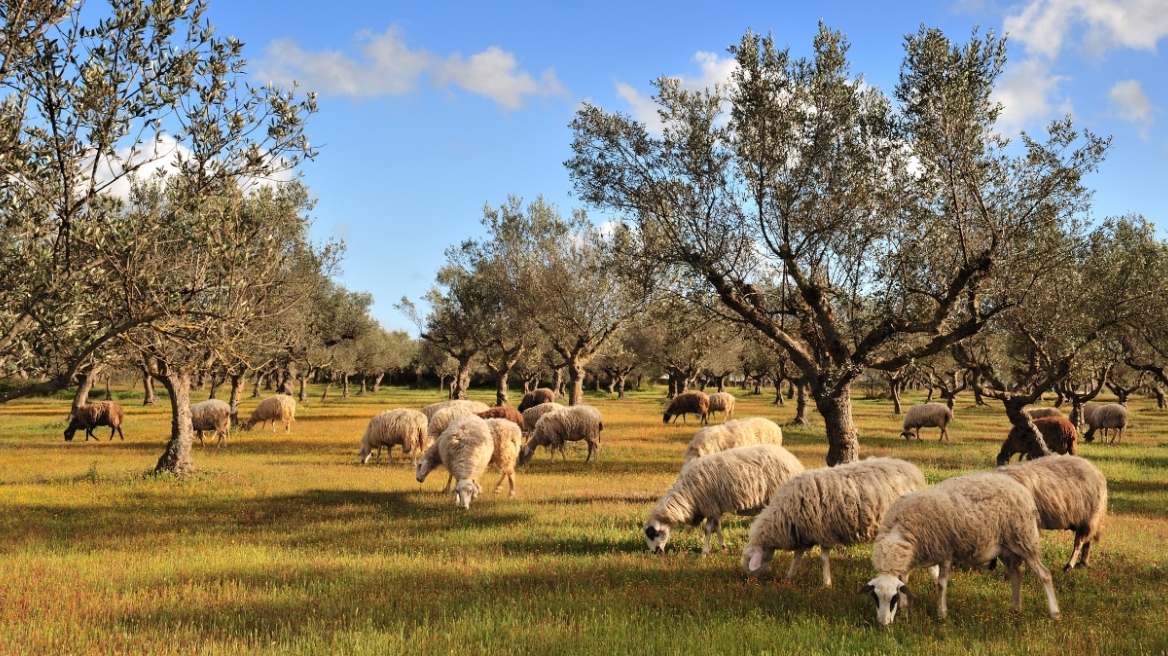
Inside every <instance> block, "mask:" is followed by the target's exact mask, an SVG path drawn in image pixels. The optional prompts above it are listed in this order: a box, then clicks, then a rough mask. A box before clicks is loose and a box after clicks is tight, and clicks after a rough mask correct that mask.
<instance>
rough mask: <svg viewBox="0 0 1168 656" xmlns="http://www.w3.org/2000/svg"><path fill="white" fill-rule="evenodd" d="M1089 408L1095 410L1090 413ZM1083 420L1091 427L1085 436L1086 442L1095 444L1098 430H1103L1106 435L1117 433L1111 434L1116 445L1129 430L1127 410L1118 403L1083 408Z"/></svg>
mask: <svg viewBox="0 0 1168 656" xmlns="http://www.w3.org/2000/svg"><path fill="white" fill-rule="evenodd" d="M1087 408H1093V410H1092V411H1091V412H1090V413H1088V412H1087ZM1083 419H1084V421H1086V422H1087V425H1088V426H1090V428H1088V429H1087V432H1086V433H1085V434H1084V435H1083V439H1084V440H1086V441H1087V442H1093V441H1094V440H1095V431H1096V430H1102V431H1103V432H1104V433H1106V432H1107V431H1109V430H1111V431H1116V432H1113V433H1112V434H1111V442H1112V443H1115V442H1118V441H1119V440H1120V438H1122V437H1123V431H1124V430H1126V429H1127V408H1125V407H1123V406H1122V405H1120V404H1118V403H1109V404H1107V405H1101V406H1083Z"/></svg>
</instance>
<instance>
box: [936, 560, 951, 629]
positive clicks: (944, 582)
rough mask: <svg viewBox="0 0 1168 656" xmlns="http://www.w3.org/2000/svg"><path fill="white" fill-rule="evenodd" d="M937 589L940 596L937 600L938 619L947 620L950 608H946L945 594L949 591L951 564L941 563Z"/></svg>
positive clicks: (938, 571)
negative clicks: (946, 616)
mask: <svg viewBox="0 0 1168 656" xmlns="http://www.w3.org/2000/svg"><path fill="white" fill-rule="evenodd" d="M937 587H938V588H940V595H939V597H938V599H937V619H941V620H943V619H945V615H946V614H948V608H946V606H945V593H946V592H947V591H948V590H949V562H948V561H946V562H944V563H941V564H940V565H939V566H938V569H937Z"/></svg>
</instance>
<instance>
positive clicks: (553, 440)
mask: <svg viewBox="0 0 1168 656" xmlns="http://www.w3.org/2000/svg"><path fill="white" fill-rule="evenodd" d="M603 430H604V421H603V420H602V419H601V416H600V411H599V410H597V409H596V408H594V407H592V406H590V405H573V406H568V407H567V408H564V409H562V410H556V411H554V412H549V413H547V414H546V415H544V416H542V417H540V419H539V421H538V422H536V424H535V429H534V430H532V431H531V439H529V440H527V444H524V445H523V449H521V450H520V452H519V464H521V465H524V464H527V462H528V461H529V460H531V457H532V456H533V455H535V449H536V448H537V447H541V446H546V447H547V448H548V451H551V454H552V460H553V461H554V460H555V459H556V449H559V451H560V455H561V456H563V457H564V460H567V459H568V454H567V453H566V452H565V451H564V443H565V442H578V441H581V440H583V441H584V442H585V443H586V444H587V445H588V456H587V457H586V458H584V463H585V464H587V463H588V462H589V461H590V460H592V455H593V454H594V453H595V454H596V460H597V461H598V462H599V461H600V432H601V431H603Z"/></svg>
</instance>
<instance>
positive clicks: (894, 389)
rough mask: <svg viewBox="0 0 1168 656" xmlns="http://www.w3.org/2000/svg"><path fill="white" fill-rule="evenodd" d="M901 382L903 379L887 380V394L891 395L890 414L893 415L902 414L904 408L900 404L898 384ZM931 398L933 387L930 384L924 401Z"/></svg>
mask: <svg viewBox="0 0 1168 656" xmlns="http://www.w3.org/2000/svg"><path fill="white" fill-rule="evenodd" d="M903 384H904V381H901V380H891V381H889V382H888V396H890V397H892V414H894V415H899V414H904V409H903V408H902V407H901V405H900V386H901V385H903ZM932 400H933V387H932V386H931V385H930V386H929V398H928V399H927V400H926V403H927V402H928V401H932Z"/></svg>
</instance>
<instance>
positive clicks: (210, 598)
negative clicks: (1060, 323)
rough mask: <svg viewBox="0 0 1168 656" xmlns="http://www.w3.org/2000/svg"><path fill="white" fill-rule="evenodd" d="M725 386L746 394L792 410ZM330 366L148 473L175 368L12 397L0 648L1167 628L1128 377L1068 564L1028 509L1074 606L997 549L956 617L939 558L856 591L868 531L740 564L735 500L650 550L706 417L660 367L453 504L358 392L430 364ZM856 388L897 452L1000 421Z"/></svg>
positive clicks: (859, 418)
mask: <svg viewBox="0 0 1168 656" xmlns="http://www.w3.org/2000/svg"><path fill="white" fill-rule="evenodd" d="M734 391H735V393H736V394H737V395H738V397H739V401H738V408H737V416H738V417H748V416H758V415H761V416H765V417H769V418H772V419H774V420H776V421H778V422H780V423H784V422H786V421H788V420H789V419H790V418H791V417H792V416H793V414H794V405H793V403H788V404H787V405H786V407H775V406H772V405H770V404H769V403H770V401H771V400H772V398H773V397H772V396H771V395H763V396H752V395H749V394H748V393H746V392H744V391H739V390H734ZM319 392H320V390H316V394H317V396H314V397H313V398H312V400H311V401H310V402H309V403H308V404H307V406H302V407H301V408H300V409H299V411H298V414H297V420H296V423H295V424H294V426H293V429H292V433H291V435H285V434H284V433H283V430H282V429H281V430H280V431H279V432H277V433H271V432H265V431H259V430H256V431H252V432H244V431H242V430H238V429H237V430H236V431H234V432H233V433H232V436H231V439H230V441H229V443H228V446H227V447H226V448H223V449H217V448H215V447H214V446H211V441H210V440H208V446H207V447H206V448H200V447H199V446H198V445H197V443H196V446H195V447H194V449H195V454H194V458H195V462H196V464H197V465H198V467H199V468H200V471H199V473H197V474H194V475H190V476H186V477H182V478H174V477H167V476H163V477H156V476H153V475H149V473H148V472H150V470H151V469H152V468H153V466H154V463H155V462H156V460H157V458H158V456H159V455H160V454H161V453H162V450H163V445H164V443H165V441H166V436H167V433H168V431H169V409H168V406H167V404H166V400H165V396H163V397H162V398H160V400H159V405H158V406H156V407H152V408H143V407H141V405H140V403H141V395H140V393H137V392H132V391H126V390H116V389H115V398H116V399H117V400H119V401H120V402H121V403H122V404H123V405H124V406H125V407H126V410H127V416H126V422H125V433H126V441H125V442H121V441H114V442H109V441H107V437H108V429H98V430H97V431H96V432H97V434H98V435H100V436H102V440H101V441H100V442H99V443H95V442H92V441H91V442H89V443H86V442H84V441H80V440H83V437H84V436H83V435H82V434H81V433H79V434H78V437H77V440H79V441H74V442H72V443H66V442H64V441H63V439H62V431H63V430H64V427H65V416H66V414H67V412H68V408H69V401H68V399H66V398H52V399H31V400H24V401H19V402H13V403H9V404H7V405H4V406H0V507H2V512H0V571H3V572H4V575H3V577H0V609H2V610H0V653H4V654H236V653H240V652H245V651H253V652H264V653H275V654H321V653H346V654H386V653H406V652H408V653H411V654H432V653H433V654H447V653H455V654H478V653H507V652H512V653H535V654H650V653H651V654H683V653H684V654H749V653H753V654H762V653H772V654H775V653H791V654H835V653H839V654H858V653H904V654H918V653H936V654H968V653H975V654H976V653H1007V652H1027V653H1032V654H1060V655H1061V654H1065V653H1068V652H1073V653H1076V654H1115V653H1131V654H1151V653H1165V652H1168V412H1164V411H1158V410H1156V409H1155V406H1154V404H1153V403H1152V402H1150V401H1149V400H1147V399H1143V398H1139V399H1136V400H1134V401H1133V402H1132V403H1131V407H1132V409H1133V410H1134V412H1133V420H1132V428H1131V429H1130V430H1129V431H1128V434H1127V435H1126V436H1125V437H1124V439H1123V442H1122V443H1121V444H1118V445H1101V444H1099V443H1098V442H1096V443H1095V444H1090V445H1081V446H1080V449H1081V451H1080V454H1081V455H1084V456H1085V457H1087V458H1090V459H1091V460H1092V461H1094V462H1095V463H1097V464H1098V465H1099V466H1100V467H1101V468H1102V469H1103V471H1104V473H1105V474H1106V475H1107V479H1108V482H1109V486H1110V491H1111V512H1110V516H1109V517H1108V520H1107V523H1106V528H1105V535H1104V540H1103V542H1102V544H1100V545H1099V547H1098V549H1093V550H1092V563H1091V567H1090V568H1088V569H1086V570H1077V571H1075V572H1071V573H1064V572H1063V571H1062V569H1061V568H1062V565H1063V564H1064V563H1065V562H1066V559H1067V556H1068V554H1069V551H1070V546H1071V536H1070V534H1069V533H1067V532H1062V533H1044V534H1043V546H1044V549H1045V560H1046V563H1047V564H1048V566H1050V567H1051V569H1052V570H1053V571H1054V577H1055V588H1056V590H1057V593H1058V597H1059V602H1060V604H1061V606H1062V612H1063V617H1062V620H1060V621H1057V622H1055V621H1051V620H1050V619H1049V618H1048V617H1047V615H1046V611H1045V603H1044V602H1043V599H1042V594H1041V589H1040V587H1039V586H1038V584H1037V580H1036V579H1035V578H1034V577H1033V576H1032V575H1030V574H1026V575H1025V576H1024V578H1023V581H1024V587H1023V610H1022V613H1021V614H1020V615H1016V614H1014V613H1011V612H1010V611H1009V595H1010V590H1009V584H1008V583H1007V582H1006V581H1005V579H1004V573H1003V571H1002V569H1001V568H998V570H997V571H994V572H990V571H985V570H976V571H975V570H972V569H970V568H961V569H959V570H958V571H956V572H955V574H954V575H953V579H952V584H951V588H950V592H949V619H947V620H944V621H939V620H937V619H935V618H934V610H935V601H934V596H933V588H932V584H931V583H929V582H928V577H927V576H921V575H918V576H916V577H915V578H914V583H913V587H914V588H915V589H916V590H917V592H918V593H921V596H922V599H921V601H919V602H917V603H915V604H914V605H913V606H912V607H910V608H909V609H907V612H902V613H901V614H899V615H898V617H897V619H896V623H895V624H894V625H892V626H891V627H888V628H883V629H882V628H879V627H877V626H875V624H874V621H873V620H874V616H875V611H874V608H873V605H872V601H871V599H870V598H868V596H861V595H858V594H857V591H858V590H859V589H860V587H861V586H863V584H864V583H865V582H867V581H868V579H870V578H871V577H872V576H873V570H872V566H871V563H870V557H871V546H870V545H859V546H856V547H852V548H847V549H839V550H837V551H836V552H833V563H832V566H833V575H834V579H835V587H833V588H823V587H822V586H821V584H820V574H819V567H818V559H817V558H814V557H812V558H809V559H808V560H806V561H805V562H804V565H803V568H802V570H801V571H800V573H799V577H798V579H797V580H796V581H794V582H789V583H788V582H784V581H782V580H780V579H779V577H781V575H782V573H783V572H785V570H786V568H787V565H788V564H789V562H790V561H789V558H790V556H789V555H784V556H776V559H775V563H774V564H773V565H772V567H771V570H770V571H768V573H767V574H766V575H765V576H764V577H763V579H762V580H757V581H756V580H747V579H746V578H744V576H743V575H742V572H741V568H740V562H739V561H740V552H741V548H742V546H743V544H744V542H745V539H746V534H747V528H748V527H749V522H750V519H749V518H740V519H739V518H736V519H731V520H730V521H728V522H727V538H728V542H729V548H728V549H727V550H726V551H724V552H715V553H713V554H712V555H711V556H710V557H708V558H702V557H701V556H700V554H699V551H700V546H701V542H700V537H701V532H700V530H698V529H694V528H683V529H681V530H680V531H679V532H678V533H676V534H675V537H674V539H673V540H672V541H671V543H670V545H669V548H668V552H667V553H666V555H664V556H654V555H652V554H650V553H648V552H647V551H646V550H645V544H644V540H643V538H642V535H641V532H640V526H641V522H642V521H643V519H644V517H645V514H646V513H647V511H648V510H649V508H650V507H651V506H652V505H653V504H654V503H655V502H656V500H657V499H658V497H659V496H660V495H661V493H662V492H663V491H664V490H665V489H666V487H668V485H669V484H670V483H671V482H672V481H673V479H674V477H675V476H676V475H677V471H678V469H679V468H680V465H681V457H682V453H683V451H684V448H685V445H686V443H687V442H688V441H689V439H690V438H691V437H692V435H693V433H694V431H695V430H697V428H698V426H697V424H696V422H694V421H692V420H691V421H690V422H689V424H688V425H682V424H681V423H678V424H676V425H668V426H666V425H663V424H662V422H661V412H662V410H663V407H664V399H663V395H662V393H661V390H660V389H657V390H646V391H643V392H634V393H633V394H632V395H631V396H630V398H629V399H627V400H624V401H616V400H611V399H609V398H608V396H607V395H599V394H596V395H594V394H589V395H588V398H587V399H586V402H588V403H592V404H595V405H597V406H598V407H600V409H601V411H602V412H603V413H604V425H605V430H604V433H603V439H602V450H601V460H600V463H599V464H598V465H587V466H586V465H584V463H583V449H582V448H578V449H576V450H575V451H574V452H570V459H569V460H568V462H566V463H565V462H559V461H557V462H555V463H550V462H549V461H548V455H547V453H546V452H545V451H544V450H542V449H541V450H540V451H539V452H538V453H537V455H536V457H535V459H534V460H533V461H532V463H531V464H530V465H528V466H526V467H523V468H520V470H519V472H518V486H519V488H518V494H517V496H516V498H514V499H508V498H507V497H506V495H505V493H503V494H492V493H491V490H492V489H493V488H494V485H495V481H496V480H497V477H498V474H495V473H488V474H487V476H486V478H485V479H484V480H483V483H484V489H485V492H484V494H483V495H482V496H480V497H479V498H478V499H477V500H476V501H475V502H474V504H473V505H472V506H471V509H470V510H469V511H468V512H464V511H461V510H459V509H457V508H456V507H455V506H454V503H453V497H452V495H444V494H440V493H439V490H440V489H441V487H442V485H443V483H444V481H445V478H446V475H445V472H444V471H438V472H436V473H435V474H433V475H432V476H431V477H430V479H429V480H428V481H427V482H426V484H425V485H419V484H418V483H417V482H416V481H415V480H414V477H413V470H412V468H411V467H410V466H409V461H408V460H402V459H401V456H400V454H399V453H398V452H397V451H395V458H396V461H395V462H394V463H393V464H389V463H387V462H386V461H385V460H384V459H383V461H382V463H381V464H380V465H369V466H361V465H359V464H357V443H358V440H359V439H360V437H361V433H362V431H363V429H364V427H365V424H366V422H367V421H368V419H369V418H370V417H371V416H373V415H374V414H376V413H377V412H379V411H381V410H384V409H388V408H396V407H415V408H416V407H420V406H422V405H425V404H427V403H431V402H434V401H438V400H441V396H440V394H439V393H438V392H437V391H436V390H433V389H430V390H424V391H415V390H405V389H400V388H384V389H383V390H382V391H381V393H380V394H378V395H365V396H360V397H358V396H354V397H350V398H349V399H340V398H336V397H334V398H330V399H329V400H328V401H327V402H324V403H322V402H320V401H319ZM205 395H206V392H202V393H198V392H196V393H195V397H196V398H195V399H193V400H200V399H201V398H203V397H205ZM862 395H863V391H862V390H859V389H857V390H856V396H857V399H856V402H855V416H856V422H857V425H858V427H859V429H860V434H861V454H862V456H870V455H886V456H894V457H899V458H905V459H907V460H909V461H911V462H913V463H915V464H917V465H918V466H919V467H920V468H921V469H922V470H923V471H924V472H925V474H926V476H927V477H928V479H929V481H930V483H934V482H936V481H939V480H942V479H944V478H947V477H950V476H954V475H957V474H961V473H964V472H970V471H975V470H979V469H987V468H990V467H991V466H992V465H993V460H994V456H995V455H996V454H997V451H998V448H999V446H1000V444H1001V441H1002V439H1003V438H1004V436H1005V434H1006V431H1007V421H1006V419H1005V415H1004V412H1003V410H1002V408H1001V406H1000V404H996V405H991V406H988V407H976V406H974V405H973V402H972V401H973V400H972V397H963V398H960V400H959V402H958V404H957V409H956V417H957V419H956V421H955V422H954V423H953V424H951V425H950V433H951V435H952V439H953V443H952V444H941V443H938V442H937V435H936V433H937V431H936V429H925V430H924V436H923V437H924V441H923V442H916V441H913V442H906V441H905V440H903V439H902V438H900V437H898V434H899V432H900V421H901V418H900V417H898V416H895V415H893V414H892V405H891V403H890V402H889V401H887V400H866V399H863V398H862ZM514 396H515V398H513V399H512V403H515V402H517V400H518V394H515V395H514ZM472 398H476V399H479V400H483V401H487V402H490V401H491V400H492V398H493V392H491V391H487V390H473V393H472ZM920 400H921V399H920V398H919V397H916V396H912V395H910V398H909V399H907V402H910V403H911V402H914V401H920ZM255 403H256V400H255V399H246V400H245V401H244V404H243V408H242V410H241V414H242V415H243V416H246V413H248V412H250V411H251V409H252V408H253V407H254V406H255ZM717 421H720V419H719V420H717ZM784 432H785V436H786V437H785V446H786V447H787V448H788V449H790V450H791V451H792V452H794V453H795V454H796V455H797V456H798V457H799V458H800V459H801V460H802V461H803V463H804V465H806V466H808V467H820V466H823V461H824V455H825V454H826V451H827V445H826V442H825V438H824V437H823V429H822V424H821V423H819V422H818V416H816V415H815V414H814V413H812V426H811V427H809V428H806V429H793V428H784Z"/></svg>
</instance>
